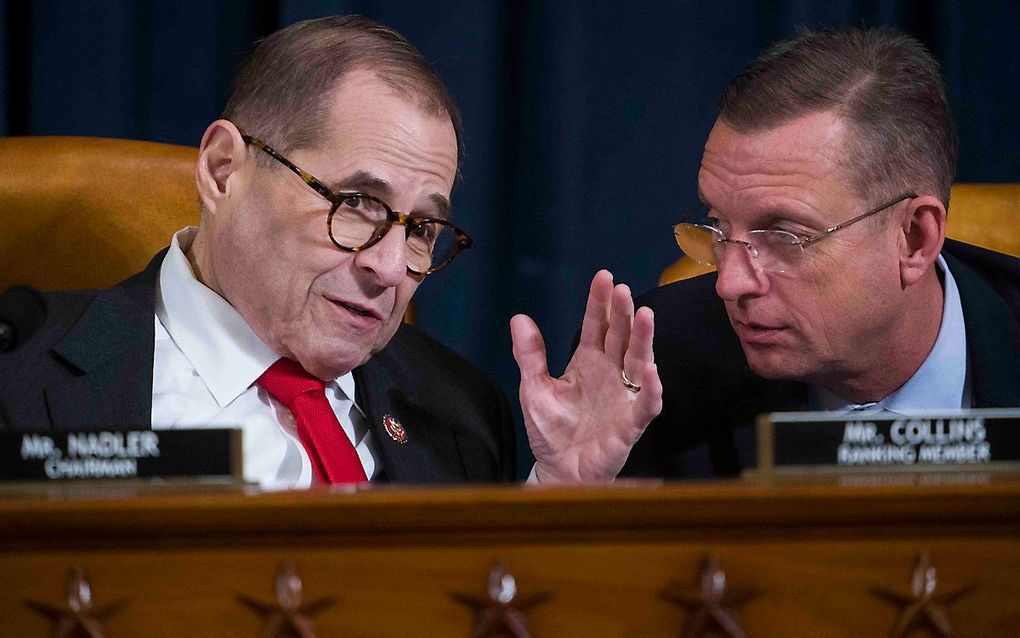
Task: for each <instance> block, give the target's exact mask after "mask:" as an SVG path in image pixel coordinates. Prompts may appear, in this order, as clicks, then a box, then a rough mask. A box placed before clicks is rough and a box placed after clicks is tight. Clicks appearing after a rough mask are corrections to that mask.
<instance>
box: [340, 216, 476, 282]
mask: <svg viewBox="0 0 1020 638" xmlns="http://www.w3.org/2000/svg"><path fill="white" fill-rule="evenodd" d="M387 223H388V214H387V211H386V208H385V206H383V204H382V203H381V202H377V201H374V200H371V199H367V198H362V197H348V198H346V199H344V200H343V201H341V202H340V203H339V204H338V205H337V206H336V209H335V211H334V212H333V215H332V219H331V220H330V233H331V234H332V237H333V239H334V241H336V242H337V243H338V244H340V245H341V246H343V247H344V248H347V249H351V250H356V249H359V248H361V247H363V246H364V245H365V244H367V243H369V242H371V241H372V240H373V238H375V237H376V235H377V234H378V233H382V232H383V231H384V229H385V227H386V225H387ZM391 230H392V229H391ZM403 231H404V234H405V236H406V238H407V266H408V268H410V269H411V270H413V271H415V272H419V273H424V272H427V271H428V270H429V269H430V268H432V267H434V266H439V265H441V264H443V263H445V262H446V261H447V260H449V259H450V258H451V257H452V256H453V253H454V252H455V251H456V249H457V241H456V237H454V234H453V231H452V230H451V229H450V228H449V227H448V226H446V225H445V224H442V223H439V222H435V221H415V220H410V221H408V223H407V226H406V228H405V229H403Z"/></svg>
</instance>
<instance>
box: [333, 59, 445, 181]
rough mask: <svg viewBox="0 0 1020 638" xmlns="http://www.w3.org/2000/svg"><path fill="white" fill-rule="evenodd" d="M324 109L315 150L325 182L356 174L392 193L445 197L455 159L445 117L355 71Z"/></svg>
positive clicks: (376, 79)
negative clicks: (424, 191) (423, 191)
mask: <svg viewBox="0 0 1020 638" xmlns="http://www.w3.org/2000/svg"><path fill="white" fill-rule="evenodd" d="M325 106H326V107H327V108H328V109H329V116H328V117H327V118H325V120H326V124H325V125H324V127H323V131H322V135H321V137H320V140H319V143H318V144H316V146H315V149H314V151H315V154H316V155H317V156H318V159H319V161H320V163H321V164H322V165H324V166H325V168H323V169H321V170H323V171H324V172H325V177H327V178H329V180H336V179H343V178H345V177H346V176H348V175H352V174H354V173H360V174H362V176H366V175H367V176H370V177H373V178H375V179H376V180H378V181H379V182H380V183H383V182H385V183H386V184H389V186H390V187H392V188H394V189H416V190H418V189H429V190H431V191H433V192H436V193H439V194H440V195H442V196H445V197H449V195H450V192H451V191H452V189H453V185H454V182H455V179H456V174H457V159H458V157H457V138H456V133H455V132H454V128H453V123H452V122H451V120H450V117H449V115H448V114H446V113H445V112H444V113H443V114H441V115H440V114H436V113H434V112H430V111H429V110H427V109H423V108H422V106H421V105H420V104H419V103H418V101H417V100H415V99H414V98H413V97H410V96H408V95H406V94H405V93H404V92H401V91H397V90H395V89H393V88H392V87H390V86H389V85H388V84H387V83H385V82H383V81H381V80H379V79H378V78H377V77H375V76H374V75H372V74H367V73H358V72H352V73H351V74H348V76H347V77H346V80H345V81H344V82H341V83H338V85H337V86H336V88H335V89H334V90H333V92H332V94H331V95H330V98H329V100H328V101H327V104H326V105H325ZM366 181H369V182H370V181H371V179H369V180H366Z"/></svg>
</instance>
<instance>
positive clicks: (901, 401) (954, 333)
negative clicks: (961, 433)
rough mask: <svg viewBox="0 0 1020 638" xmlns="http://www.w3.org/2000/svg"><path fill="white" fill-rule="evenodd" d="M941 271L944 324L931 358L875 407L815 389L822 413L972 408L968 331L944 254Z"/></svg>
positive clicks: (812, 389) (941, 326)
mask: <svg viewBox="0 0 1020 638" xmlns="http://www.w3.org/2000/svg"><path fill="white" fill-rule="evenodd" d="M936 264H937V267H938V268H939V270H940V271H941V272H942V275H943V277H942V279H943V282H942V287H943V299H944V301H943V304H942V324H941V325H940V326H939V335H938V337H937V338H936V339H935V345H934V346H932V349H931V352H929V353H928V357H927V358H926V359H925V360H924V362H923V363H922V364H921V367H919V368H918V369H917V371H916V372H914V374H913V375H912V376H911V377H910V378H909V379H907V382H906V383H904V384H903V385H902V386H900V387H899V389H898V390H896V391H895V392H893V393H892V394H890V395H889V396H887V397H885V398H884V399H882V400H881V401H878V402H876V403H875V404H865V405H859V404H855V403H848V402H847V401H845V400H843V399H841V398H840V397H838V396H836V395H835V394H833V393H831V392H829V391H828V390H825V389H824V388H821V387H819V386H812V387H811V393H812V394H813V395H814V399H815V401H816V403H817V404H818V406H819V407H820V408H821V409H823V410H836V411H851V410H864V411H875V410H886V411H889V412H897V413H900V414H905V413H908V412H911V411H917V410H921V409H925V410H929V409H930V410H959V409H960V408H967V407H970V397H969V396H968V395H969V391H968V386H967V331H966V326H965V325H964V321H963V304H962V303H961V302H960V291H959V289H958V288H957V287H956V280H955V279H954V278H953V273H952V272H950V270H949V265H948V264H947V263H946V260H945V259H943V257H942V255H939V256H938V259H937V260H936Z"/></svg>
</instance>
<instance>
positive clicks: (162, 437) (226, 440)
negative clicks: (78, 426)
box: [0, 429, 241, 481]
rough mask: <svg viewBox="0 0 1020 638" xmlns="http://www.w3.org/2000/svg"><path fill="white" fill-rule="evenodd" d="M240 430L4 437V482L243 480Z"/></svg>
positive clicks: (0, 454)
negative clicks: (161, 479)
mask: <svg viewBox="0 0 1020 638" xmlns="http://www.w3.org/2000/svg"><path fill="white" fill-rule="evenodd" d="M240 451H241V431H240V430H231V429H208V430H206V429H202V430H160V431H152V430H130V431H103V432H70V433H66V432H61V433H46V434H10V433H0V480H8V481H10V480H19V481H50V480H54V481H56V480H65V479H133V478H220V479H223V480H230V479H237V480H240V477H241V453H240Z"/></svg>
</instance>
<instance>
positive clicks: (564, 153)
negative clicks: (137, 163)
mask: <svg viewBox="0 0 1020 638" xmlns="http://www.w3.org/2000/svg"><path fill="white" fill-rule="evenodd" d="M331 13H362V14H365V15H368V16H370V17H372V18H374V19H376V20H379V21H380V22H383V23H385V24H388V25H390V26H393V27H395V28H396V29H397V30H398V31H400V32H401V33H403V34H404V35H405V36H406V37H407V38H408V39H409V40H411V42H412V43H414V44H415V45H416V46H417V47H418V48H419V49H420V50H421V51H422V52H423V53H424V54H425V56H426V57H427V58H428V59H429V60H430V61H432V63H433V64H434V65H435V67H436V68H437V70H438V71H439V73H440V75H441V76H442V77H443V78H444V79H445V80H446V82H447V84H448V85H449V87H450V89H451V91H452V93H453V95H454V97H455V98H456V99H457V101H458V103H459V104H460V107H461V109H462V110H463V114H464V121H465V138H466V143H467V156H466V159H465V161H464V163H463V166H462V167H461V168H462V173H463V177H464V179H463V183H462V184H461V185H460V186H459V187H458V189H457V190H456V192H455V194H454V216H455V220H456V221H457V223H458V224H460V225H461V226H463V227H464V228H465V229H466V230H467V231H468V232H469V233H470V234H471V235H472V236H473V237H474V239H475V247H474V248H472V249H471V250H470V251H469V252H468V253H466V254H465V255H464V256H462V257H461V258H458V260H457V262H456V263H455V264H454V265H453V266H452V267H451V268H450V269H449V270H447V271H446V272H443V273H442V274H440V275H437V276H436V277H432V278H430V279H428V280H427V281H426V282H425V284H424V285H423V286H422V287H421V289H420V290H419V292H418V296H417V297H416V299H417V303H418V308H419V314H420V323H421V325H422V326H423V327H424V329H425V330H426V331H428V332H430V333H431V334H433V335H434V336H436V337H437V338H439V339H440V340H441V341H443V342H445V343H447V344H448V345H450V346H451V347H453V348H454V349H455V350H457V351H459V352H461V353H462V354H464V355H465V356H467V357H468V358H469V359H471V360H473V361H475V362H476V363H478V364H479V365H480V366H481V367H482V368H483V369H485V370H487V371H488V372H490V373H491V374H492V375H493V376H494V377H495V378H496V380H497V381H498V382H499V383H500V384H501V385H502V386H503V388H504V390H505V392H506V393H507V395H508V396H509V397H511V398H513V397H515V396H516V392H517V391H516V384H517V370H516V367H515V365H514V363H513V359H512V357H511V354H510V338H509V330H508V327H507V323H508V320H509V318H510V316H511V315H512V314H514V313H516V312H526V313H529V314H531V315H532V316H533V317H534V318H535V319H536V320H537V321H538V323H539V325H540V326H541V328H542V330H543V332H544V333H545V335H546V340H547V342H548V345H549V352H550V362H551V368H552V370H553V371H554V372H557V373H558V371H560V370H561V369H562V367H563V365H565V363H566V360H567V356H568V349H569V342H570V341H571V339H572V338H573V335H574V333H575V332H576V330H577V328H578V326H579V321H580V317H581V313H582V310H583V305H584V300H585V295H586V292H587V287H588V284H589V282H590V279H591V276H592V275H593V274H594V273H595V271H596V270H597V269H598V268H601V267H607V268H609V269H610V270H611V271H612V272H613V273H614V274H615V275H616V278H617V280H618V281H624V282H627V283H629V284H630V285H631V286H632V288H633V289H634V290H635V292H641V291H644V290H647V289H648V288H651V287H653V286H654V285H655V282H656V279H657V277H658V274H659V272H660V271H661V269H662V268H663V267H664V266H665V265H667V264H668V263H670V262H671V261H672V260H673V259H675V258H676V257H677V256H678V249H677V247H676V245H675V243H674V241H673V237H672V233H671V231H670V227H671V225H672V223H673V222H675V221H676V220H678V218H679V217H680V216H681V215H682V212H683V211H684V210H685V209H686V208H688V207H689V206H691V205H692V204H693V203H694V201H695V199H696V178H697V168H698V163H699V160H700V155H701V148H702V145H703V144H704V140H705V138H706V136H707V134H708V131H709V129H710V128H711V125H712V122H713V120H714V109H715V103H716V99H717V96H718V94H719V91H720V89H721V87H722V85H723V83H724V82H725V81H726V80H727V78H729V77H730V76H731V75H732V74H734V73H735V72H736V71H737V70H738V69H739V68H740V67H742V66H743V65H744V64H746V63H747V62H748V61H750V59H751V58H752V57H753V56H754V55H755V53H756V52H758V51H759V50H760V49H762V48H763V47H764V46H766V45H768V44H770V43H772V42H774V41H775V40H777V39H781V38H784V37H787V36H789V35H791V34H793V33H794V32H795V31H796V30H797V28H799V27H804V26H821V25H828V26H841V25H864V26H875V25H890V26H896V27H899V28H901V29H904V30H905V31H907V32H909V33H911V34H913V35H915V36H917V37H918V38H920V39H921V40H922V41H923V42H925V43H926V44H927V45H928V46H929V47H930V48H931V49H932V51H933V52H934V53H935V55H936V57H937V58H938V59H939V60H940V61H941V62H942V64H943V68H944V73H945V78H946V83H947V85H948V88H949V95H950V101H951V104H952V108H953V112H954V114H955V116H956V121H957V124H958V126H959V131H960V139H961V144H960V169H959V173H958V176H957V178H958V181H968V182H980V181H987V182H1008V181H1013V182H1015V181H1020V153H1017V152H1016V150H1015V146H1016V144H1017V141H1018V140H1020V118H1018V117H1017V116H1016V115H1015V109H1016V108H1017V106H1018V101H1017V96H1018V93H1020V89H1018V87H1020V72H1018V71H1017V67H1018V64H1020V56H1018V55H1017V53H1018V51H1020V45H1018V42H1020V2H1018V1H1014V0H973V1H969V2H968V1H965V0H941V1H924V0H913V1H908V0H899V1H880V0H870V1H865V0H858V1H852V0H816V1H813V2H812V1H808V0H800V1H798V0H782V1H775V2H765V1H755V0H719V1H706V2H683V1H678V2H665V1H641V2H634V1H631V2H592V1H585V0H556V1H549V2H537V1H536V2H496V1H485V0H476V1H470V0H463V1H433V2H426V1H423V0H392V1H378V2H367V1H365V2H339V1H334V2H329V1H325V0H319V1H306V2H297V1H286V0H284V1H278V2H242V1H240V0H203V1H197V0H192V1H180V2H172V1H169V0H166V1H157V0H149V1H146V0H102V1H99V0H79V1H71V0H67V1H63V2H62V1H58V0H38V1H36V2H20V1H17V0H0V24H2V28H0V56H2V58H0V105H2V117H0V134H3V135H98V136H108V137H124V138H134V139H143V140H155V141H162V142H172V143H177V144H187V145H192V146H194V145H197V144H198V142H199V139H200V137H201V134H202V131H203V130H204V128H205V126H206V125H207V124H208V123H209V122H210V121H212V120H213V119H215V118H216V117H217V114H218V113H219V111H220V109H221V108H222V106H223V103H224V101H225V99H226V94H227V90H228V85H229V81H230V78H231V76H232V75H233V72H234V70H235V69H236V68H237V65H238V63H239V62H240V60H241V59H242V57H243V56H244V54H245V53H246V52H247V51H249V50H250V48H251V46H252V42H253V41H254V40H255V39H257V38H259V37H262V36H264V35H266V34H268V33H270V32H272V31H274V30H276V29H278V28H280V27H282V26H285V25H288V24H290V23H292V22H294V21H297V20H301V19H305V18H310V17H315V16H320V15H326V14H331ZM0 232H2V230H0ZM168 239H169V238H168ZM514 403H516V402H514Z"/></svg>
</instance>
